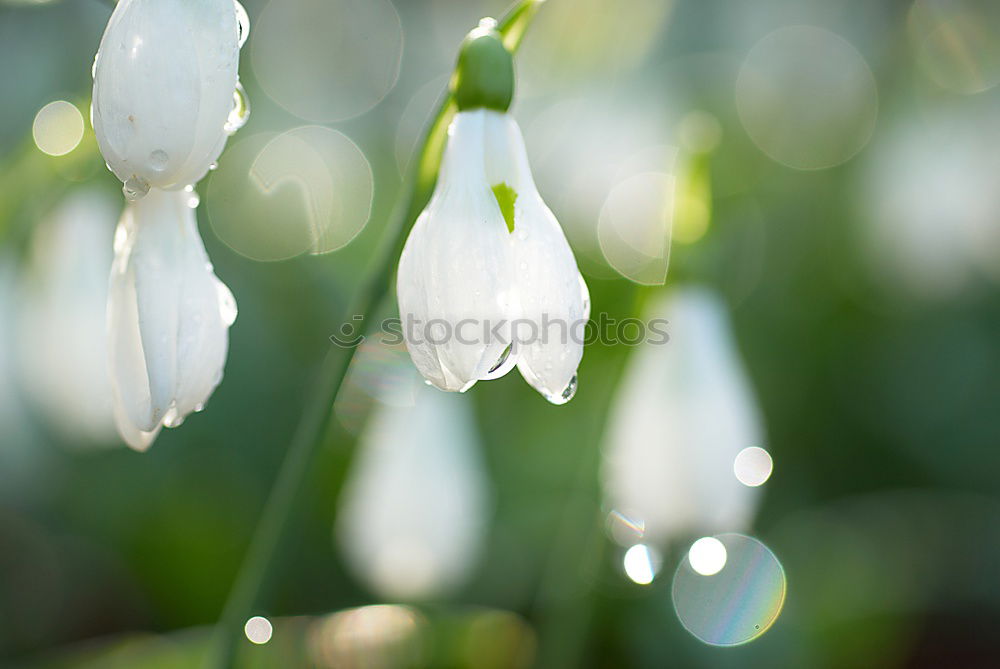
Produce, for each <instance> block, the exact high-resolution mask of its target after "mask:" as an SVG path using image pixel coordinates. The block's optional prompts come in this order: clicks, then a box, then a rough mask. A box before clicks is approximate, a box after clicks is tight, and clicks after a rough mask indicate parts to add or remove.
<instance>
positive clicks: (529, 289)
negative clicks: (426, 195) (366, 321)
mask: <svg viewBox="0 0 1000 669" xmlns="http://www.w3.org/2000/svg"><path fill="white" fill-rule="evenodd" d="M492 26H493V24H491V23H487V22H484V23H483V24H480V27H479V28H477V29H476V30H474V31H472V33H470V35H469V37H468V38H467V40H466V42H465V44H464V45H463V48H462V51H461V54H460V56H459V63H458V68H457V70H456V72H457V74H456V78H455V84H454V91H455V99H456V102H457V104H458V109H459V111H458V113H457V114H456V116H455V118H454V120H453V121H452V124H451V127H450V128H449V130H448V144H447V147H446V150H445V154H444V159H443V163H442V166H441V173H440V176H439V178H438V182H437V187H436V189H435V191H434V194H433V196H432V198H431V201H430V203H429V204H428V205H427V208H426V209H425V210H424V211H423V213H421V215H420V217H419V218H418V219H417V221H416V223H415V224H414V226H413V230H412V231H411V232H410V236H409V238H408V239H407V241H406V246H405V247H404V249H403V253H402V256H401V257H400V261H399V273H398V278H397V295H398V299H399V311H400V316H401V318H402V321H403V330H404V336H405V338H406V344H407V349H408V350H409V352H410V356H411V357H412V359H413V362H414V364H415V365H416V367H417V369H418V370H419V371H420V373H421V374H422V375H423V376H424V378H425V379H427V380H428V381H429V382H430V383H432V384H433V385H435V386H437V387H438V388H440V389H442V390H448V391H465V390H468V389H469V388H470V387H472V385H473V384H475V382H476V381H478V380H482V379H492V378H497V377H499V376H502V375H504V374H506V373H507V372H508V371H510V370H511V369H512V368H513V367H514V365H515V364H516V365H517V367H518V369H519V370H520V372H521V374H522V376H524V378H525V380H526V381H527V382H528V383H530V384H531V385H532V386H533V387H534V388H535V389H536V390H538V391H539V392H540V393H541V394H542V395H543V396H545V397H546V398H547V399H548V400H549V401H551V402H553V403H555V404H563V403H565V402H567V401H569V400H570V399H571V398H572V396H573V393H574V392H575V390H576V370H577V366H578V365H579V363H580V359H581V357H582V356H583V344H582V337H581V336H579V333H582V324H583V322H584V321H585V320H586V319H587V317H588V316H589V308H590V307H589V297H588V294H587V287H586V284H585V283H584V281H583V277H582V276H581V275H580V272H579V270H578V269H577V265H576V260H575V259H574V257H573V252H572V251H571V250H570V247H569V244H568V243H567V242H566V237H565V236H564V235H563V231H562V229H561V228H560V227H559V223H558V221H556V219H555V217H554V216H553V215H552V212H551V211H550V210H549V208H548V207H547V206H546V205H545V203H544V202H543V201H542V198H541V196H540V195H539V194H538V190H537V189H536V187H535V183H534V180H533V179H532V176H531V170H530V168H529V166H528V158H527V154H526V152H525V147H524V140H523V138H522V136H521V131H520V129H519V128H518V125H517V123H516V122H515V121H514V119H513V118H512V117H511V116H510V115H509V114H507V108H508V107H509V105H510V101H511V97H512V95H513V62H512V60H511V56H510V53H509V52H508V51H507V50H506V49H505V48H504V47H503V44H502V42H501V41H500V38H499V35H498V33H497V32H496V30H495V29H494V28H493V27H492ZM574 331H575V332H577V333H578V334H577V336H574V335H573V332H574Z"/></svg>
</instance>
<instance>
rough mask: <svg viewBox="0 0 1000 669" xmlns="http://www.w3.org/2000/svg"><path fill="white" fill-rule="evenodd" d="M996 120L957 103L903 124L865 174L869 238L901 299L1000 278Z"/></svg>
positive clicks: (879, 147)
mask: <svg viewBox="0 0 1000 669" xmlns="http://www.w3.org/2000/svg"><path fill="white" fill-rule="evenodd" d="M998 173H1000V139H998V136H997V133H996V114H995V113H994V112H993V111H992V110H991V111H976V112H972V113H970V112H969V111H968V110H956V109H954V108H951V107H949V106H948V105H940V106H939V107H937V108H935V109H932V110H928V111H927V112H926V113H925V114H924V115H923V117H922V118H907V119H897V120H896V121H895V123H894V124H893V125H892V126H891V127H890V128H889V129H888V131H887V132H886V134H885V135H884V136H883V137H882V138H881V140H880V141H879V142H878V143H877V144H876V145H875V146H874V147H873V148H872V152H871V156H870V157H869V159H868V160H867V161H866V164H865V169H863V170H861V172H860V173H859V177H860V184H859V191H860V195H861V199H860V200H859V204H860V205H861V207H860V210H859V212H858V214H859V216H858V222H859V224H860V230H861V239H862V241H863V242H864V243H865V251H866V256H867V258H868V260H869V261H870V267H871V270H872V273H873V274H874V275H875V276H877V277H878V278H879V279H884V280H885V282H884V285H885V286H887V287H888V288H889V289H890V290H891V291H892V292H893V293H894V294H895V295H896V296H898V297H910V298H918V299H948V298H952V297H954V296H955V295H956V294H957V293H959V292H960V291H962V290H963V289H966V288H968V287H969V286H970V285H972V284H973V283H974V281H975V279H976V277H977V276H978V277H979V278H984V277H991V278H993V279H994V280H1000V269H998V268H1000V218H998V217H997V214H996V212H997V211H998V209H1000V189H998V188H997V187H996V175H997V174H998Z"/></svg>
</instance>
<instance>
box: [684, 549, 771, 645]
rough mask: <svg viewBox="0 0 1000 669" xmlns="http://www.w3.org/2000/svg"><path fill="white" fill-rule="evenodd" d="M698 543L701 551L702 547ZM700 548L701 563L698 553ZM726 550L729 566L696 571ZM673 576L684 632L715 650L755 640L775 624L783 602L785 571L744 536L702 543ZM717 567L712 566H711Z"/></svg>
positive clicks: (768, 552)
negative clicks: (714, 647) (715, 569)
mask: <svg viewBox="0 0 1000 669" xmlns="http://www.w3.org/2000/svg"><path fill="white" fill-rule="evenodd" d="M700 542H705V543H701V546H700V547H699V543H700ZM696 547H698V555H697V559H695V555H693V554H694V553H695V548H696ZM719 547H721V548H722V550H723V551H725V556H726V557H725V564H724V566H723V567H722V568H720V569H719V570H718V571H715V572H712V573H710V574H705V573H702V572H701V571H698V567H699V566H701V567H706V566H707V565H706V564H704V563H703V561H704V562H705V563H707V562H708V561H709V559H710V558H711V559H714V560H716V561H717V559H718V550H719ZM688 557H689V559H687V560H682V561H681V564H680V565H679V566H678V568H677V572H676V573H675V574H674V582H673V587H672V589H671V596H672V599H673V603H674V610H675V612H676V613H677V617H678V619H680V621H681V624H682V625H683V626H684V628H685V629H686V630H687V631H688V632H690V633H691V634H692V635H694V636H695V637H696V638H698V639H700V640H701V641H703V642H705V643H707V644H709V645H712V646H736V645H739V644H743V643H747V642H748V641H752V640H753V639H756V638H757V637H759V636H760V635H762V634H763V633H764V632H766V631H767V630H768V629H769V628H770V627H771V626H772V625H773V624H774V622H775V620H777V618H778V615H779V614H780V613H781V609H782V606H783V605H784V602H785V589H786V582H785V571H784V569H783V568H782V566H781V563H780V562H778V559H777V558H776V557H775V556H774V554H773V553H772V552H771V551H770V550H769V549H768V548H767V546H765V545H764V544H762V543H761V542H760V541H758V540H756V539H754V538H752V537H748V536H744V535H742V534H720V535H718V536H716V537H706V538H704V539H699V540H698V541H697V542H695V545H694V546H692V547H691V554H689V556H688ZM713 566H714V565H713Z"/></svg>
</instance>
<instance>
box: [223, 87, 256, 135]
mask: <svg viewBox="0 0 1000 669" xmlns="http://www.w3.org/2000/svg"><path fill="white" fill-rule="evenodd" d="M249 119H250V98H248V97H247V92H246V90H244V88H243V84H241V83H240V82H239V81H237V82H236V90H235V91H233V108H232V110H230V112H229V116H228V117H227V118H226V124H225V125H224V126H223V128H224V129H225V131H226V132H227V133H229V134H230V135H232V134H233V133H235V132H236V131H237V130H239V129H240V128H242V127H243V126H245V125H246V124H247V121H248V120H249Z"/></svg>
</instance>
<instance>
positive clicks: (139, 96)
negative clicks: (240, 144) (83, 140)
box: [91, 0, 246, 199]
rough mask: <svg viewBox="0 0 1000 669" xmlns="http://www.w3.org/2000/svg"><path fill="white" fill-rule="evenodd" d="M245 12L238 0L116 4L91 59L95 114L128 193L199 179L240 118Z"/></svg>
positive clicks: (104, 149)
mask: <svg viewBox="0 0 1000 669" xmlns="http://www.w3.org/2000/svg"><path fill="white" fill-rule="evenodd" d="M245 16H246V13H245V12H244V11H243V8H242V7H240V6H239V5H238V4H235V5H234V2H233V0H121V1H120V2H119V3H118V4H117V5H116V6H115V10H114V13H113V14H112V15H111V19H110V20H109V21H108V25H107V28H106V29H105V31H104V37H103V38H102V39H101V45H100V48H99V49H98V51H97V57H96V59H95V61H94V96H93V104H92V106H91V116H92V122H93V126H94V131H95V133H96V135H97V143H98V145H99V146H100V149H101V153H102V154H104V159H105V160H106V161H107V163H108V167H109V168H110V169H111V171H112V172H114V173H115V175H117V176H118V178H119V179H121V180H122V181H123V182H124V184H125V186H124V190H125V194H126V196H127V197H129V198H131V199H135V198H138V197H142V196H143V195H144V194H145V193H146V192H147V191H148V190H149V188H150V187H153V188H160V189H170V190H173V189H179V188H184V187H185V186H188V185H190V184H193V183H195V182H197V181H198V180H199V179H201V178H202V177H203V176H205V173H206V172H208V170H209V169H210V168H211V166H212V164H213V163H215V161H216V160H217V159H218V157H219V154H220V153H221V152H222V148H223V146H224V145H225V143H226V137H227V133H228V132H231V131H235V129H236V127H238V126H239V125H241V124H242V123H241V121H242V120H243V119H244V117H245V114H244V112H245V110H246V107H245V100H244V99H243V97H242V95H241V94H240V91H239V90H238V77H237V67H238V65H239V47H240V43H241V40H242V39H245V36H246V27H245ZM234 91H235V92H236V93H235V94H236V104H235V105H234ZM231 115H232V118H231ZM227 122H228V126H229V127H228V128H227Z"/></svg>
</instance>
